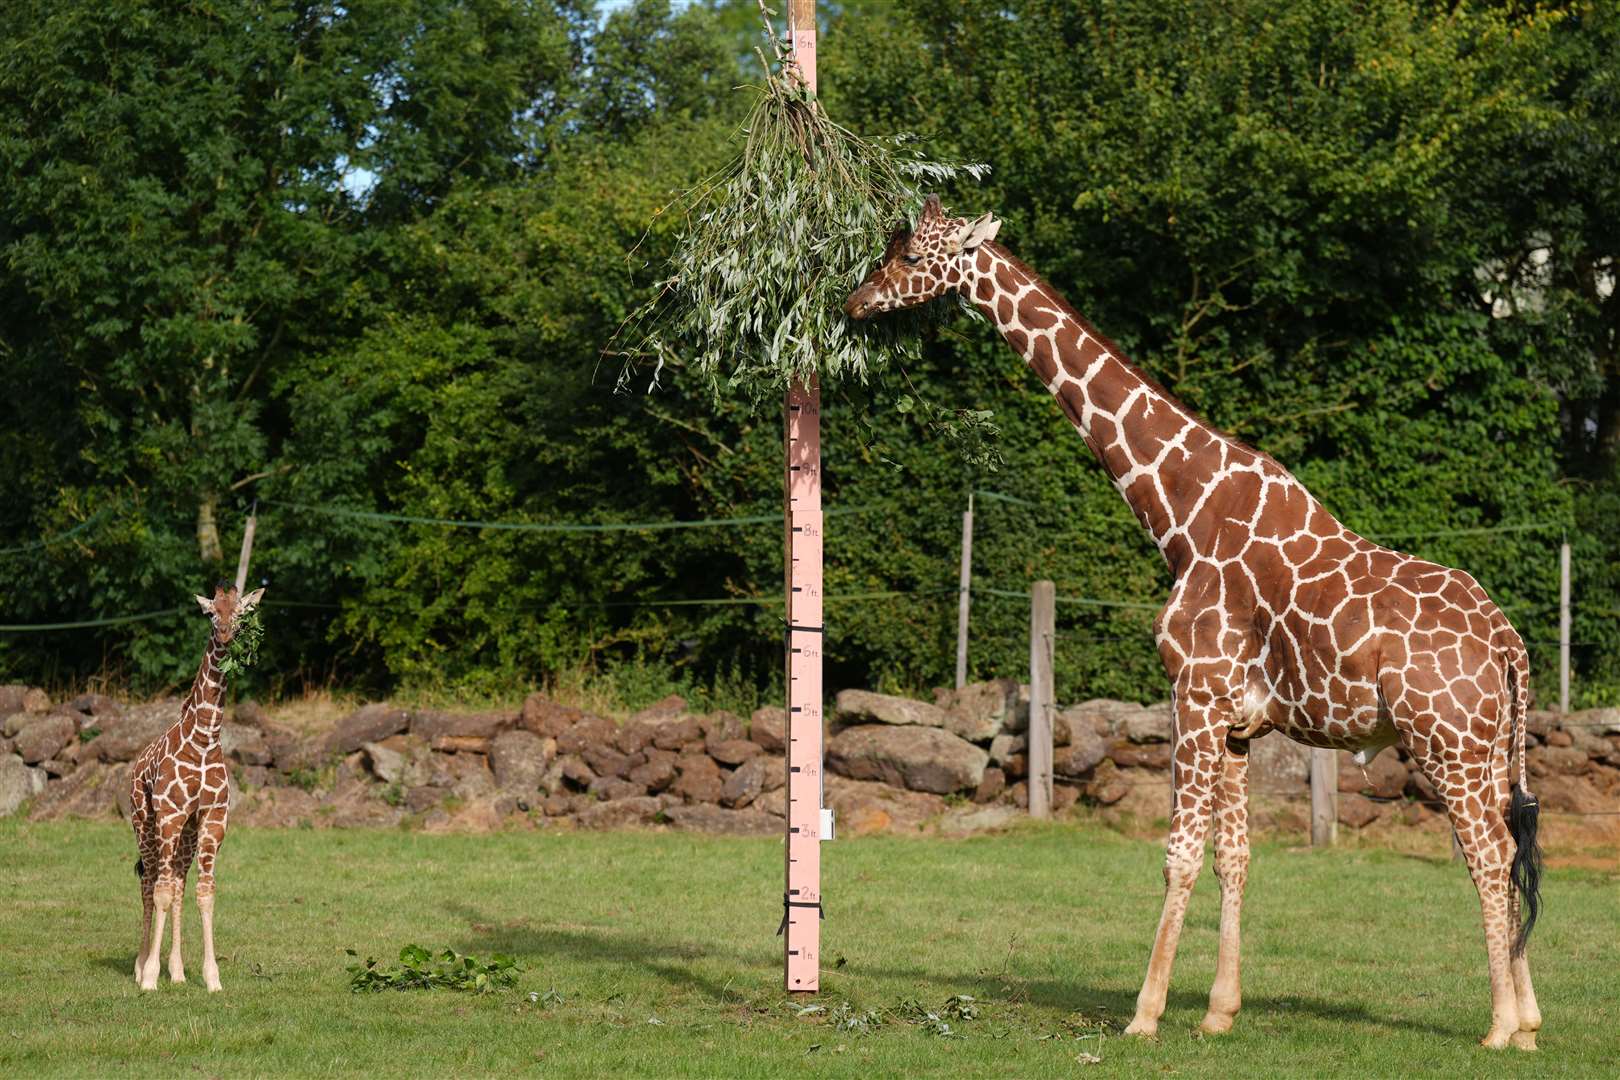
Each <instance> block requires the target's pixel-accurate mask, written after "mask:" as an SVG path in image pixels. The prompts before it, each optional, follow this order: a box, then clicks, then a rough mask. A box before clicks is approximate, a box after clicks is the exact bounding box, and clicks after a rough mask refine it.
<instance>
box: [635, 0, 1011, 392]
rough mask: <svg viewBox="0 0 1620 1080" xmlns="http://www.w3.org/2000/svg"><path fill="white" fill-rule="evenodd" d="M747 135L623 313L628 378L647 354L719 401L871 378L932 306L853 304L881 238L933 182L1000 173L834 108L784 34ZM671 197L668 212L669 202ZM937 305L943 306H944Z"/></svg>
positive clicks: (902, 349) (903, 347) (691, 196)
mask: <svg viewBox="0 0 1620 1080" xmlns="http://www.w3.org/2000/svg"><path fill="white" fill-rule="evenodd" d="M767 34H768V35H769V37H770V45H771V48H772V50H773V52H774V54H775V61H774V63H772V62H769V61H766V60H765V57H764V55H763V54H761V61H762V62H763V63H764V64H765V73H766V78H765V82H764V84H763V85H761V86H757V87H749V88H747V89H749V90H750V91H752V92H754V93H757V95H758V100H757V101H756V102H755V104H754V107H753V109H752V111H751V113H750V115H749V117H748V120H747V122H746V123H745V124H744V125H743V127H742V128H741V129H740V132H739V135H740V141H741V147H740V150H739V153H738V154H737V156H736V158H734V159H733V160H732V161H731V162H730V163H729V164H728V165H727V166H726V167H725V168H724V169H722V170H721V171H720V172H718V173H717V174H715V175H713V176H711V177H709V178H707V179H706V180H704V181H702V182H700V183H699V184H697V185H696V186H695V187H693V188H691V189H690V190H688V191H687V192H685V193H684V194H683V195H681V196H680V197H679V198H677V199H676V200H675V202H674V203H673V204H671V207H672V208H673V209H675V210H676V212H679V213H680V214H682V215H683V218H684V225H683V228H682V229H681V231H680V233H679V235H678V239H677V242H676V246H675V250H674V252H673V254H671V256H670V257H669V261H668V264H667V268H666V269H667V275H666V276H665V277H664V278H663V279H662V280H661V281H659V282H658V283H657V285H656V286H655V288H654V295H653V297H652V299H650V300H649V301H647V302H646V303H645V304H644V305H642V306H641V307H640V308H638V309H637V310H636V311H634V312H632V314H631V315H630V316H629V317H628V318H627V319H626V320H625V322H624V323H623V324H622V325H621V326H620V327H619V330H618V332H617V333H616V334H615V336H614V340H613V343H612V344H611V345H610V346H609V349H608V352H609V353H610V354H612V355H617V356H620V357H622V358H623V360H624V364H623V367H622V368H621V371H620V379H619V382H620V387H621V388H624V387H626V386H628V385H630V384H631V383H632V382H634V381H637V375H638V373H640V372H642V371H643V370H644V369H645V367H647V366H650V367H651V369H652V370H651V372H650V378H649V386H648V389H649V390H650V389H653V388H654V387H656V386H657V385H658V382H659V379H660V377H661V376H662V375H663V374H664V373H665V369H666V368H667V367H678V368H681V369H684V370H687V371H690V372H692V373H694V374H696V375H697V376H699V377H700V378H702V379H703V380H704V381H705V382H706V383H707V385H708V387H709V388H710V390H711V391H712V392H713V393H714V394H715V396H716V397H717V398H718V397H727V398H739V397H740V398H744V399H748V400H749V401H750V402H751V403H757V402H762V401H766V400H777V399H779V398H780V396H781V393H782V391H783V390H785V389H787V388H788V386H790V385H791V384H792V383H793V382H794V381H795V380H799V381H803V382H804V383H805V384H806V385H808V384H809V381H810V380H811V379H812V378H819V379H820V380H821V384H822V386H823V387H838V386H844V387H846V388H847V387H851V386H857V385H865V384H867V383H868V382H869V380H871V379H872V378H873V377H874V376H879V375H881V374H882V373H883V371H884V369H885V368H887V367H888V366H890V365H892V364H895V363H896V362H901V363H903V362H904V361H906V360H907V359H911V358H914V357H915V356H916V354H917V350H918V348H919V342H920V335H919V333H918V330H919V329H920V323H921V322H923V321H926V320H929V319H930V318H935V317H937V312H934V311H931V310H929V308H924V309H920V310H918V311H916V312H913V313H911V314H909V316H902V317H890V318H885V319H878V320H873V321H870V322H863V323H856V322H852V321H850V320H849V319H848V318H846V317H845V315H844V313H843V302H844V299H845V297H846V296H847V295H848V294H849V292H850V291H851V290H852V289H853V288H854V287H855V286H856V285H857V284H858V283H859V282H860V280H861V278H862V277H863V276H864V275H865V274H866V273H867V271H869V270H870V269H871V268H872V266H873V265H874V264H875V262H876V260H877V258H878V256H879V254H880V253H881V249H882V241H883V238H884V237H885V236H886V235H887V234H888V233H889V232H890V231H891V230H892V229H893V228H894V227H895V226H896V225H897V224H898V223H901V222H904V221H910V220H912V219H913V218H914V217H915V214H916V212H917V210H918V208H919V207H920V206H921V204H922V200H923V197H924V195H925V193H926V189H927V188H930V187H934V186H937V185H940V184H944V183H947V182H949V181H952V180H954V179H957V178H958V177H961V176H970V177H972V178H974V179H975V180H977V179H979V178H981V177H983V176H984V175H985V174H986V173H987V172H988V171H989V170H988V167H986V166H984V165H980V164H953V163H948V162H941V161H935V160H932V159H930V158H928V157H927V156H926V155H924V154H923V153H922V151H921V149H920V148H919V146H918V145H917V140H916V139H915V137H913V136H909V135H903V134H902V135H894V136H887V137H877V138H873V137H868V136H862V135H857V134H856V133H855V132H853V131H850V130H849V129H848V128H846V127H843V126H842V125H840V124H836V123H834V122H833V121H832V120H830V119H829V118H828V117H827V114H826V111H825V110H824V109H823V108H822V105H821V102H820V101H819V100H817V99H816V97H815V96H814V95H813V94H811V93H810V91H809V89H808V88H807V87H806V86H805V85H804V83H803V81H802V80H801V79H800V78H799V77H798V75H797V72H796V70H795V69H794V67H793V61H792V55H791V53H790V52H789V51H788V50H787V49H786V48H785V47H784V46H783V44H782V43H781V41H780V40H778V39H777V38H776V36H775V35H774V33H773V32H771V30H770V27H769V23H767ZM666 209H668V208H666ZM932 307H933V305H930V308H932Z"/></svg>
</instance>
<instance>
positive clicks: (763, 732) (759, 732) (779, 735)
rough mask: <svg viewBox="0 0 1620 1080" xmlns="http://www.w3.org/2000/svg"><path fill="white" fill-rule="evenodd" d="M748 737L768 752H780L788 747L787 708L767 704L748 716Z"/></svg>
mask: <svg viewBox="0 0 1620 1080" xmlns="http://www.w3.org/2000/svg"><path fill="white" fill-rule="evenodd" d="M748 737H749V738H750V739H752V740H753V741H754V742H756V743H758V744H759V745H760V748H761V749H763V750H764V751H765V752H766V753H767V754H780V753H783V752H784V751H785V750H786V748H787V710H786V709H784V708H782V707H781V706H780V705H766V706H763V707H762V708H758V709H755V710H754V715H753V716H751V717H749V718H748Z"/></svg>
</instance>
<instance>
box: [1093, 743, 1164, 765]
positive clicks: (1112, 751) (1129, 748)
mask: <svg viewBox="0 0 1620 1080" xmlns="http://www.w3.org/2000/svg"><path fill="white" fill-rule="evenodd" d="M1108 756H1109V757H1110V758H1112V759H1113V761H1114V764H1115V765H1118V766H1119V767H1120V768H1122V769H1155V770H1168V769H1169V768H1170V744H1169V743H1135V742H1131V741H1130V740H1128V739H1120V740H1117V741H1115V742H1114V743H1113V744H1111V745H1110V746H1109V747H1108Z"/></svg>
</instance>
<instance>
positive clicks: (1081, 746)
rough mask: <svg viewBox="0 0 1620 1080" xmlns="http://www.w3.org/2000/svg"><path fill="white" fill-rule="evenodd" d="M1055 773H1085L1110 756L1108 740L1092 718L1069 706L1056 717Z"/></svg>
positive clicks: (1053, 768) (1053, 724)
mask: <svg viewBox="0 0 1620 1080" xmlns="http://www.w3.org/2000/svg"><path fill="white" fill-rule="evenodd" d="M1052 742H1053V743H1054V744H1055V745H1054V747H1053V750H1052V772H1053V774H1054V775H1056V776H1070V777H1078V776H1084V775H1086V774H1087V773H1089V772H1090V771H1091V770H1092V769H1094V768H1096V766H1097V763H1098V762H1099V761H1101V760H1102V759H1103V758H1105V757H1107V756H1108V743H1107V741H1106V740H1104V739H1103V737H1102V736H1101V735H1099V734H1098V733H1097V728H1096V725H1095V724H1094V723H1092V720H1091V717H1090V716H1089V715H1087V714H1084V713H1077V712H1075V711H1074V710H1072V709H1065V710H1063V711H1062V712H1060V713H1058V714H1057V716H1055V717H1054V718H1053V720H1052Z"/></svg>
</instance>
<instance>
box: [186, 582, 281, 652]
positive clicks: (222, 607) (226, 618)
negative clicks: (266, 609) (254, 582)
mask: <svg viewBox="0 0 1620 1080" xmlns="http://www.w3.org/2000/svg"><path fill="white" fill-rule="evenodd" d="M263 595H264V590H263V589H254V590H253V591H252V592H250V593H248V594H247V595H246V596H238V595H237V593H236V589H235V588H233V587H232V586H229V585H226V584H225V583H224V582H223V581H222V582H220V583H219V584H217V585H215V586H214V595H213V598H212V599H210V598H209V597H206V596H198V597H193V599H195V600H196V601H197V606H198V607H200V608H202V609H203V614H204V615H207V616H208V619H209V621H210V622H212V623H213V624H214V640H216V641H218V642H219V643H220V644H221V645H226V644H229V643H230V641H231V639H232V638H234V637H236V630H237V627H239V626H241V625H242V616H244V615H246V614H247V613H248V612H250V611H252V610H253V609H254V608H255V607H257V606H258V604H259V598H260V597H262V596H263Z"/></svg>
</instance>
